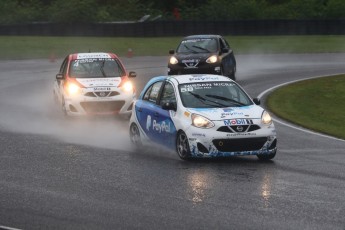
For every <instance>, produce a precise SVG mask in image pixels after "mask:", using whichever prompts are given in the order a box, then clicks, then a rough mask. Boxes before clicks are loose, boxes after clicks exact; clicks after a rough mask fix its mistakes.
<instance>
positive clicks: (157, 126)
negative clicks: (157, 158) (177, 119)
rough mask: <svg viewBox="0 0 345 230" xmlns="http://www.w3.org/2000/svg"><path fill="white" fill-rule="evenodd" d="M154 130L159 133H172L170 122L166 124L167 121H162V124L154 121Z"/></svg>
mask: <svg viewBox="0 0 345 230" xmlns="http://www.w3.org/2000/svg"><path fill="white" fill-rule="evenodd" d="M152 129H154V130H156V131H157V132H159V133H161V132H167V133H170V130H171V129H170V122H167V123H165V121H162V122H161V123H159V122H157V121H156V120H153V123H152Z"/></svg>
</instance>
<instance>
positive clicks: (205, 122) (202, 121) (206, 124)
mask: <svg viewBox="0 0 345 230" xmlns="http://www.w3.org/2000/svg"><path fill="white" fill-rule="evenodd" d="M191 118H192V125H193V126H195V127H198V128H203V129H209V128H212V127H213V126H214V123H213V122H212V121H210V120H209V119H207V118H206V117H203V116H200V115H198V114H192V116H191Z"/></svg>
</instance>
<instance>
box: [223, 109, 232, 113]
mask: <svg viewBox="0 0 345 230" xmlns="http://www.w3.org/2000/svg"><path fill="white" fill-rule="evenodd" d="M223 111H224V112H226V113H227V112H232V111H234V110H233V109H223Z"/></svg>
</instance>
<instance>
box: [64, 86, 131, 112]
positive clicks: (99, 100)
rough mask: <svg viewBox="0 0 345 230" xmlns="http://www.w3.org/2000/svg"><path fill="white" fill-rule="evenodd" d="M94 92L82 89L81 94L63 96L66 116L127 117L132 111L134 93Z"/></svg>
mask: <svg viewBox="0 0 345 230" xmlns="http://www.w3.org/2000/svg"><path fill="white" fill-rule="evenodd" d="M100 93H101V92H94V91H92V90H90V89H84V90H83V92H82V93H81V94H78V95H74V96H65V110H66V113H67V115H68V116H85V115H116V114H119V115H122V116H127V117H129V116H130V114H131V112H132V107H133V101H134V99H135V94H134V93H124V92H120V91H109V92H104V94H103V95H105V96H99V95H101V94H100Z"/></svg>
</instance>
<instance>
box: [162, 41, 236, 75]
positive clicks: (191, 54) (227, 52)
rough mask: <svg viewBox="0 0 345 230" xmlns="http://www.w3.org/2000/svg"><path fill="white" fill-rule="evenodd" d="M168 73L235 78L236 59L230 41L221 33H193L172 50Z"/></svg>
mask: <svg viewBox="0 0 345 230" xmlns="http://www.w3.org/2000/svg"><path fill="white" fill-rule="evenodd" d="M169 54H170V55H171V57H170V59H169V63H168V75H180V74H197V73H201V74H217V75H223V76H227V77H229V78H231V79H232V80H235V73H236V59H235V56H234V52H233V51H232V49H231V48H230V46H229V43H228V42H227V41H226V40H225V39H224V38H223V37H222V36H220V35H192V36H188V37H185V38H183V39H182V41H181V43H180V44H179V46H178V47H177V49H176V52H175V50H170V51H169Z"/></svg>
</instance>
